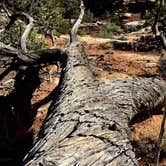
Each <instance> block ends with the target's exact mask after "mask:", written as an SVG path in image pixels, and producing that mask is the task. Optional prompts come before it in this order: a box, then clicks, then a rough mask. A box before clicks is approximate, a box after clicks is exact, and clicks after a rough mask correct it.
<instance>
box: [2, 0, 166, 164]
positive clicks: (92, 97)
mask: <svg viewBox="0 0 166 166" xmlns="http://www.w3.org/2000/svg"><path fill="white" fill-rule="evenodd" d="M83 12H84V6H83V2H82V1H81V15H80V17H79V19H78V21H77V22H76V24H75V25H74V26H73V28H74V29H72V31H71V39H70V42H69V45H68V47H66V49H64V50H58V49H54V50H41V51H38V52H34V53H29V54H25V53H22V52H21V53H20V51H18V52H17V51H15V50H14V53H13V54H12V51H11V50H10V49H9V50H10V51H9V50H8V52H9V53H10V55H15V56H16V57H17V58H19V59H21V60H22V61H23V62H24V63H27V62H29V63H31V64H34V63H37V62H38V63H39V62H40V61H41V60H44V56H43V55H46V54H47V53H49V52H50V58H51V57H52V55H54V58H55V57H59V59H60V61H61V63H62V64H63V66H62V72H61V78H60V83H59V87H58V88H59V90H58V96H57V97H56V98H55V99H54V101H53V102H52V104H51V106H50V107H49V110H48V115H47V117H46V119H45V121H44V123H43V125H42V128H41V130H40V132H39V134H38V136H37V138H36V139H35V141H34V144H33V146H32V149H31V150H30V151H29V152H28V154H27V155H26V156H25V158H24V160H23V165H26V166H37V165H38V166H40V165H58V166H60V165H63V166H68V165H71V166H72V165H73V166H74V165H80V166H84V165H101V166H102V165H111V166H117V165H119V166H125V165H129V166H136V165H138V163H137V159H136V157H135V153H134V149H133V147H132V145H131V142H130V129H129V125H130V123H131V122H132V120H133V119H134V117H135V116H137V114H140V113H141V112H144V111H147V112H153V111H154V110H158V109H161V108H162V107H163V104H164V98H165V96H166V94H165V88H166V84H165V82H163V81H161V80H159V79H153V78H149V79H147V78H146V79H135V80H127V79H125V80H116V81H112V82H111V81H110V82H107V83H101V82H99V81H96V80H95V78H94V76H93V73H92V71H91V69H90V66H89V64H88V60H87V57H86V54H85V52H84V48H83V45H82V44H81V43H80V42H78V41H76V32H77V30H78V28H79V24H80V23H81V20H82V17H83V16H82V13H83ZM0 50H1V53H5V51H4V49H2V48H0ZM18 55H19V56H18ZM23 57H24V58H23ZM25 57H26V58H27V57H28V58H27V59H28V60H29V61H28V60H27V59H26V58H25ZM34 57H35V58H34ZM149 127H150V126H149Z"/></svg>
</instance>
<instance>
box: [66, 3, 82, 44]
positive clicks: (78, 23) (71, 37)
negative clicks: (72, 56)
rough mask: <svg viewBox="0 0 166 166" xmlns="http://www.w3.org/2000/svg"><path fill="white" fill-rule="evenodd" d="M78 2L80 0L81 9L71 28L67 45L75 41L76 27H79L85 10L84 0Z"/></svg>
mask: <svg viewBox="0 0 166 166" xmlns="http://www.w3.org/2000/svg"><path fill="white" fill-rule="evenodd" d="M80 2H81V3H80V9H81V11H80V15H79V18H78V19H77V21H76V22H75V24H74V26H73V27H72V29H71V32H70V40H69V44H68V45H70V44H71V43H72V42H73V41H76V35H77V31H78V28H79V27H80V24H81V21H82V19H83V17H84V11H85V6H84V2H83V1H82V0H81V1H80Z"/></svg>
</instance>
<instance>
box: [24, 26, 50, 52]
mask: <svg viewBox="0 0 166 166" xmlns="http://www.w3.org/2000/svg"><path fill="white" fill-rule="evenodd" d="M46 46H47V44H46V43H45V42H44V39H43V40H42V39H41V37H39V33H38V29H34V30H33V31H31V33H30V35H29V38H28V41H27V47H28V49H29V50H38V49H43V48H45V47H46Z"/></svg>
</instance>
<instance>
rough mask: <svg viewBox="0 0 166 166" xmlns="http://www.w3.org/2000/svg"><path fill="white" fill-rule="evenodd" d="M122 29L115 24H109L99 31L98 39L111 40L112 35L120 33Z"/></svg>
mask: <svg viewBox="0 0 166 166" xmlns="http://www.w3.org/2000/svg"><path fill="white" fill-rule="evenodd" d="M121 32H122V29H121V28H120V27H119V26H118V25H116V24H115V23H112V22H109V23H107V24H105V25H103V27H102V28H101V29H100V32H99V34H98V37H103V38H111V37H112V35H113V34H116V33H121Z"/></svg>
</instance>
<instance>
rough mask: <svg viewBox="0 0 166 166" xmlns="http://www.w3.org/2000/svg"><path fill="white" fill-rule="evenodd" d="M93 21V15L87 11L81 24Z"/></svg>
mask: <svg viewBox="0 0 166 166" xmlns="http://www.w3.org/2000/svg"><path fill="white" fill-rule="evenodd" d="M93 21H94V15H93V13H92V12H91V11H90V10H89V9H88V10H86V11H85V14H84V18H83V22H93Z"/></svg>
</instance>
